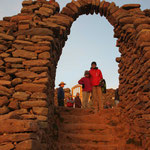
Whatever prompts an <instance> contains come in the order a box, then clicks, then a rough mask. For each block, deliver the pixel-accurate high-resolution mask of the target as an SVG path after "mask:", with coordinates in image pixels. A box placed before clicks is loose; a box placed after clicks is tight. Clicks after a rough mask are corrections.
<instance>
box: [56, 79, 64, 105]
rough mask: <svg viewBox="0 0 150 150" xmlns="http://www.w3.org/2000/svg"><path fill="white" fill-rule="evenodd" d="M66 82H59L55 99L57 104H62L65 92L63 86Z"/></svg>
mask: <svg viewBox="0 0 150 150" xmlns="http://www.w3.org/2000/svg"><path fill="white" fill-rule="evenodd" d="M65 85H66V84H65V83H64V82H61V83H60V84H59V86H60V87H59V88H58V90H57V99H58V106H64V98H65V94H64V89H63V88H64V86H65Z"/></svg>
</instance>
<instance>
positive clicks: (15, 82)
mask: <svg viewBox="0 0 150 150" xmlns="http://www.w3.org/2000/svg"><path fill="white" fill-rule="evenodd" d="M22 82H23V81H22V79H21V78H15V79H13V80H12V82H11V83H12V85H13V86H16V85H17V84H21V83H22Z"/></svg>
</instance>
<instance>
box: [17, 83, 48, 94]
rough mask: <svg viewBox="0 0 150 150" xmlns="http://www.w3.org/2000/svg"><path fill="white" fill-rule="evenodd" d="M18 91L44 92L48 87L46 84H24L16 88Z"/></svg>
mask: <svg viewBox="0 0 150 150" xmlns="http://www.w3.org/2000/svg"><path fill="white" fill-rule="evenodd" d="M15 90H16V91H30V92H44V91H45V90H46V86H45V85H44V84H33V83H24V84H20V85H17V86H16V87H15Z"/></svg>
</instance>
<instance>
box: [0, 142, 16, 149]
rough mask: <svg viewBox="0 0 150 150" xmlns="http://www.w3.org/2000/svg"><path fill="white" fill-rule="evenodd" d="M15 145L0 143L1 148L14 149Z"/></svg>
mask: <svg viewBox="0 0 150 150" xmlns="http://www.w3.org/2000/svg"><path fill="white" fill-rule="evenodd" d="M14 147H15V146H14V145H13V144H12V143H4V144H2V145H0V150H12V149H13V148H14Z"/></svg>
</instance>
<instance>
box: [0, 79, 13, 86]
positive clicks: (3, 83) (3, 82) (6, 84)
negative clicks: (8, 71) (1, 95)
mask: <svg viewBox="0 0 150 150" xmlns="http://www.w3.org/2000/svg"><path fill="white" fill-rule="evenodd" d="M0 85H3V86H11V82H10V81H6V80H0Z"/></svg>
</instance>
